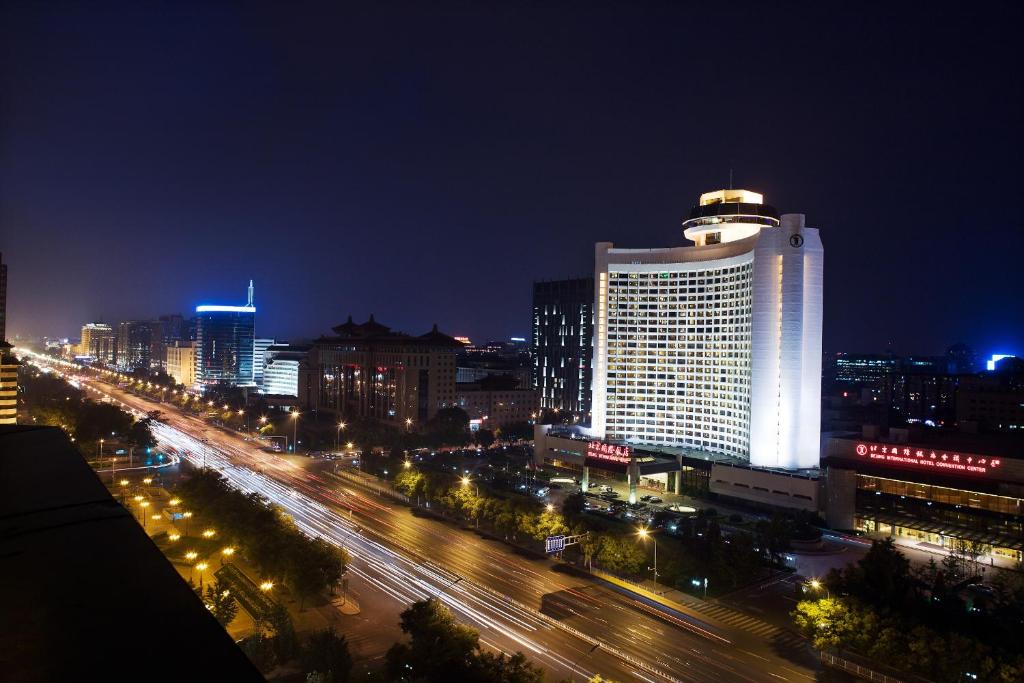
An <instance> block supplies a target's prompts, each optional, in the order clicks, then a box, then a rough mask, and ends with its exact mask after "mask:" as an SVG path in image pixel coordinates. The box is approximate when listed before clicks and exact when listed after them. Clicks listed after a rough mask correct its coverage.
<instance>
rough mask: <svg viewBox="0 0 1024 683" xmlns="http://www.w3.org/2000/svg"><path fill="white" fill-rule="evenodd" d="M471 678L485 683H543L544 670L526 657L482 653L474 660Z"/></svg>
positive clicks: (521, 654)
mask: <svg viewBox="0 0 1024 683" xmlns="http://www.w3.org/2000/svg"><path fill="white" fill-rule="evenodd" d="M470 678H471V679H475V680H477V681H481V683H483V682H484V681H486V682H487V683H541V682H542V681H543V680H544V670H543V669H540V668H538V667H535V666H533V665H532V664H530V662H529V661H528V660H527V659H526V655H524V654H523V653H522V652H517V653H515V654H514V655H512V656H508V655H506V654H503V653H500V652H499V653H497V654H492V653H490V652H481V653H480V654H479V655H477V657H476V658H474V660H473V665H472V671H471V672H470Z"/></svg>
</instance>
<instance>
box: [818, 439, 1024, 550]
mask: <svg viewBox="0 0 1024 683" xmlns="http://www.w3.org/2000/svg"><path fill="white" fill-rule="evenodd" d="M1022 458H1024V439H1022V438H1020V437H1019V436H1017V435H1012V436H1011V435H1003V434H992V435H985V434H969V433H968V434H965V433H962V432H950V431H949V430H937V429H913V430H908V429H890V430H889V432H888V434H886V435H882V434H880V433H879V432H878V431H877V430H874V429H868V428H865V430H864V432H863V433H862V434H861V435H860V436H859V437H857V436H847V437H839V438H830V439H828V441H827V442H826V449H825V454H824V457H823V458H822V468H823V470H824V472H825V491H826V501H825V506H824V507H825V519H826V521H827V522H828V524H829V526H831V527H832V528H835V529H845V530H856V531H860V532H862V533H864V534H866V535H868V536H873V537H877V538H884V537H886V536H895V537H898V538H903V539H907V540H909V541H912V542H914V541H916V542H917V543H919V544H921V545H922V548H923V549H925V550H927V549H945V550H952V551H954V552H956V551H957V549H958V547H962V546H961V544H962V543H964V542H969V543H971V544H973V546H974V547H975V548H976V549H977V550H978V554H979V555H992V556H995V557H1007V558H1011V559H1012V560H1016V561H1020V560H1021V559H1022V558H1024V556H1022V550H1024V459H1022Z"/></svg>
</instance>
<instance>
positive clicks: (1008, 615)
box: [793, 538, 1024, 683]
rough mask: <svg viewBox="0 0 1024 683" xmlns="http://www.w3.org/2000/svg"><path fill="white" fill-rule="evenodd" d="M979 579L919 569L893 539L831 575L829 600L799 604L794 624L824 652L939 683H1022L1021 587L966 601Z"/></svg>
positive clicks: (1004, 584) (1003, 586) (1001, 584)
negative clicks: (969, 682) (848, 653)
mask: <svg viewBox="0 0 1024 683" xmlns="http://www.w3.org/2000/svg"><path fill="white" fill-rule="evenodd" d="M975 580H977V577H975V576H966V577H963V578H962V580H959V581H958V580H957V578H956V577H955V575H952V574H950V573H949V572H948V571H947V570H946V569H944V568H942V567H940V566H938V565H936V564H935V563H934V562H931V563H930V564H929V565H927V566H925V567H923V568H921V569H920V570H916V571H915V570H913V569H912V568H911V565H910V562H909V561H908V560H907V558H906V557H905V556H904V555H903V554H902V553H900V552H899V550H897V549H896V546H895V544H894V543H893V541H892V539H891V538H890V539H886V540H884V541H875V542H874V543H873V544H872V546H871V549H870V550H869V551H868V553H867V555H866V556H865V557H864V558H862V559H861V560H860V561H859V562H857V563H856V564H854V565H850V566H848V567H847V568H845V569H842V570H833V571H832V572H831V573H830V574H829V575H828V577H826V579H825V581H824V589H825V591H826V593H825V595H824V597H820V598H818V599H814V600H804V601H801V602H799V603H798V604H797V608H796V610H795V611H794V612H793V619H794V621H795V623H796V625H797V626H798V627H799V628H800V630H801V631H802V632H803V633H804V634H805V635H807V636H808V638H810V639H811V641H812V642H813V644H814V646H815V647H817V648H819V649H831V650H837V651H839V652H840V653H843V652H844V651H851V652H854V653H858V654H860V655H863V656H865V657H869V658H871V659H872V660H874V661H877V662H881V663H882V664H885V665H888V666H891V667H894V668H897V669H900V670H903V671H906V672H908V673H914V674H918V675H923V676H926V677H927V678H929V679H931V680H934V681H937V682H938V683H945V682H946V681H949V682H950V683H952V682H953V681H960V680H964V679H965V678H968V677H970V680H979V681H990V682H993V683H1009V682H1010V681H1021V680H1024V656H1022V655H1021V648H1020V645H1019V628H1020V624H1021V623H1024V587H1022V586H1021V585H1020V583H1019V582H1017V584H1016V585H1010V584H1009V583H1008V581H1007V580H1006V578H1005V577H1004V575H1000V578H998V579H996V580H995V583H996V584H998V585H996V586H994V587H991V588H990V589H989V590H988V591H986V592H985V593H984V594H985V595H989V596H990V597H988V598H986V599H984V600H982V599H980V596H979V598H978V599H977V600H975V599H973V598H971V599H965V598H964V597H962V596H965V595H970V589H968V588H967V586H968V585H969V583H970V582H971V581H975ZM971 676H973V677H971ZM974 677H976V678H974Z"/></svg>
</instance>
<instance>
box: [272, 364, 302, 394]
mask: <svg viewBox="0 0 1024 683" xmlns="http://www.w3.org/2000/svg"><path fill="white" fill-rule="evenodd" d="M299 363H300V361H297V360H291V359H287V358H271V359H270V360H269V361H267V365H266V367H265V368H264V370H263V393H264V394H274V395H276V396H298V395H299Z"/></svg>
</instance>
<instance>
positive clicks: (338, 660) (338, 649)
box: [300, 628, 352, 683]
mask: <svg viewBox="0 0 1024 683" xmlns="http://www.w3.org/2000/svg"><path fill="white" fill-rule="evenodd" d="M300 657H301V661H302V669H303V671H305V672H307V673H319V674H321V675H322V676H323V678H322V679H321V680H326V681H331V683H344V681H347V680H348V678H349V675H350V674H351V672H352V655H351V654H350V653H349V650H348V641H347V640H345V636H339V635H338V634H337V633H335V632H334V629H333V628H329V629H325V630H323V631H316V632H314V633H313V634H312V635H311V636H310V637H309V640H307V641H306V644H305V646H304V647H303V648H302V652H301V655H300Z"/></svg>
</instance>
